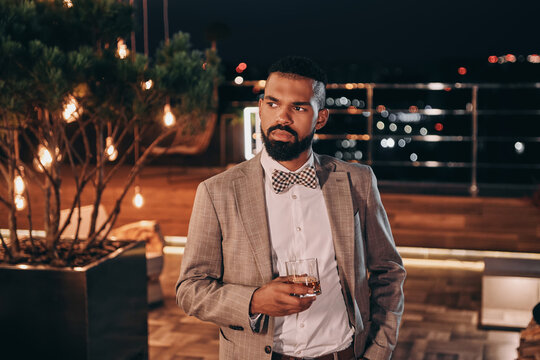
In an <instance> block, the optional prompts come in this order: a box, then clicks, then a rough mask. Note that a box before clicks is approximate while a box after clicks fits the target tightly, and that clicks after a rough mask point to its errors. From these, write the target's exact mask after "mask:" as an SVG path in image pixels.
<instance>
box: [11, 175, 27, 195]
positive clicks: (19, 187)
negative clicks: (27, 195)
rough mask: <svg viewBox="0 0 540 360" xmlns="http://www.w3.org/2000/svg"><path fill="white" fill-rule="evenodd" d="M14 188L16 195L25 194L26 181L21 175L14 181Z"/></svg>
mask: <svg viewBox="0 0 540 360" xmlns="http://www.w3.org/2000/svg"><path fill="white" fill-rule="evenodd" d="M13 185H14V186H13V188H14V189H15V195H22V194H23V193H24V189H25V186H24V180H23V178H22V176H21V175H17V176H15V179H13Z"/></svg>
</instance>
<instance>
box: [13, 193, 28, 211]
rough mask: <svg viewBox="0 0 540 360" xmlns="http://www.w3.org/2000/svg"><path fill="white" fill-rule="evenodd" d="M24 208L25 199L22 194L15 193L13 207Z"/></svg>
mask: <svg viewBox="0 0 540 360" xmlns="http://www.w3.org/2000/svg"><path fill="white" fill-rule="evenodd" d="M24 208H26V199H25V198H24V196H22V195H15V209H17V211H21V210H24Z"/></svg>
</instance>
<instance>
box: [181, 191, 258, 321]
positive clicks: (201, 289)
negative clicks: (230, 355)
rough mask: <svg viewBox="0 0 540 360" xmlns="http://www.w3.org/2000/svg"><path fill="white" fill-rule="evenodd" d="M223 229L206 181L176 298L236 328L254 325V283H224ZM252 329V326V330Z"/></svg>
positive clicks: (195, 313) (191, 226) (198, 196)
mask: <svg viewBox="0 0 540 360" xmlns="http://www.w3.org/2000/svg"><path fill="white" fill-rule="evenodd" d="M221 244H222V232H221V227H220V223H219V218H218V214H217V213H216V209H215V207H214V204H213V201H212V198H211V196H210V193H209V191H208V188H207V186H206V184H205V183H201V184H200V185H199V187H198V188H197V194H196V196H195V203H194V205H193V211H192V214H191V219H190V223H189V230H188V239H187V243H186V247H185V251H184V256H183V259H182V266H181V269H180V277H179V279H178V282H177V284H176V302H177V304H178V305H179V306H180V307H181V308H182V309H183V310H184V311H185V312H186V314H188V315H192V316H195V317H197V318H199V319H201V320H203V321H210V322H213V323H215V324H217V325H218V326H224V327H231V328H233V329H236V330H243V329H246V330H248V329H251V326H250V318H249V306H250V302H251V297H252V295H253V292H254V291H255V290H256V289H257V288H256V287H252V286H245V285H240V284H226V283H223V281H222V277H223V257H222V256H223V255H222V248H221ZM249 331H251V330H249Z"/></svg>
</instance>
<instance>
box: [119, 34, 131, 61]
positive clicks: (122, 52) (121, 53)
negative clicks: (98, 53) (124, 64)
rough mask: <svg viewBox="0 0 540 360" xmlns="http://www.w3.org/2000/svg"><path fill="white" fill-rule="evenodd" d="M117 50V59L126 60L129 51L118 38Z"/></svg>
mask: <svg viewBox="0 0 540 360" xmlns="http://www.w3.org/2000/svg"><path fill="white" fill-rule="evenodd" d="M117 48H118V50H117V54H118V57H119V58H120V59H125V58H127V56H128V54H129V50H128V47H127V45H126V43H125V42H124V40H123V39H120V38H119V39H118V43H117Z"/></svg>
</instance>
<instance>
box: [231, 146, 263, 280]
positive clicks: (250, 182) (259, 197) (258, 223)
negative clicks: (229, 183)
mask: <svg viewBox="0 0 540 360" xmlns="http://www.w3.org/2000/svg"><path fill="white" fill-rule="evenodd" d="M246 165H247V166H246V167H245V168H244V169H243V172H244V176H240V177H238V178H237V179H235V180H234V192H235V199H236V209H237V211H238V213H239V214H240V218H241V221H242V224H243V225H244V229H245V231H246V233H247V237H248V241H249V244H250V246H251V250H252V251H253V254H254V255H255V262H256V263H257V267H258V269H259V272H260V274H261V277H262V280H263V284H265V283H267V282H269V281H270V280H272V254H271V250H270V238H269V231H268V220H267V216H266V201H265V195H264V182H263V170H262V166H261V163H260V154H259V155H257V156H256V157H255V158H253V159H252V160H250V161H249V162H248V164H246Z"/></svg>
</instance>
